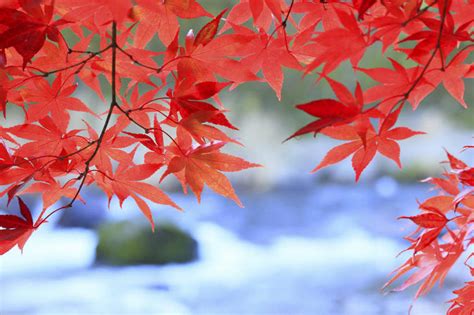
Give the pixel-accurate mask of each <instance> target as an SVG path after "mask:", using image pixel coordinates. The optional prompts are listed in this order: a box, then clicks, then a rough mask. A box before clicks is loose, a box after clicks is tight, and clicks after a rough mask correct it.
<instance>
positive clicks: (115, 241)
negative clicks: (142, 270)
mask: <svg viewBox="0 0 474 315" xmlns="http://www.w3.org/2000/svg"><path fill="white" fill-rule="evenodd" d="M98 235H99V243H98V245H97V249H96V262H97V263H99V264H108V265H143V264H153V265H163V264H168V263H186V262H191V261H194V260H196V259H197V257H198V244H197V242H196V240H194V238H193V237H192V236H191V235H190V234H188V233H187V232H185V231H183V230H181V229H180V228H179V227H177V226H174V225H171V224H165V225H159V226H157V227H156V231H155V232H154V233H153V232H152V231H151V228H150V226H149V225H145V224H139V223H136V222H135V221H124V222H119V223H106V224H104V225H102V226H101V228H100V229H99V233H98Z"/></svg>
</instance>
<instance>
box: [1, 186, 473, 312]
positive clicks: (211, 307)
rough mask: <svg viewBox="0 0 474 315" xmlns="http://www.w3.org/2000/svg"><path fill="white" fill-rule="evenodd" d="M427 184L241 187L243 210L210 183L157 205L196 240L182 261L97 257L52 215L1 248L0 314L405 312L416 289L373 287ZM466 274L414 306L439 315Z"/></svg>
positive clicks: (90, 236)
mask: <svg viewBox="0 0 474 315" xmlns="http://www.w3.org/2000/svg"><path fill="white" fill-rule="evenodd" d="M426 189H427V186H426V185H421V186H418V185H408V186H400V185H399V184H397V183H396V182H395V181H393V180H392V179H391V178H382V179H379V180H378V181H375V182H373V183H368V184H366V185H356V186H354V185H341V184H339V185H338V184H329V185H328V184H324V185H320V186H318V185H315V184H313V185H308V186H304V187H297V188H294V187H293V188H289V187H288V188H287V187H280V188H277V189H275V190H272V191H269V192H265V193H257V192H252V191H242V190H241V191H239V192H238V193H239V196H240V197H241V199H242V202H243V203H244V205H245V208H243V209H241V208H239V207H237V206H235V205H234V204H233V203H231V202H230V201H228V200H225V199H224V198H221V197H219V196H216V195H213V194H210V193H209V194H204V196H203V200H202V204H201V205H198V204H197V203H196V202H195V200H194V197H192V196H183V195H178V194H176V195H174V196H172V197H173V199H174V200H176V201H177V203H178V204H179V205H180V206H182V207H183V208H184V209H185V210H186V211H185V213H179V212H176V211H174V210H170V209H164V208H160V209H156V210H155V211H154V213H155V217H156V220H157V221H158V222H174V223H176V224H178V225H180V226H182V227H183V228H184V229H186V230H188V231H190V232H191V234H192V235H193V236H194V237H195V238H196V240H197V241H198V243H199V259H198V260H197V261H196V262H193V263H188V264H170V265H165V266H130V267H106V266H96V265H94V255H95V246H96V244H97V236H96V234H95V233H94V232H93V231H91V230H86V229H78V228H74V229H71V228H68V229H66V228H62V229H60V228H53V227H51V226H54V224H50V227H49V228H43V229H40V230H39V231H37V232H36V233H35V234H33V236H32V238H31V240H30V242H29V243H28V244H27V245H26V247H25V251H24V253H23V255H21V254H20V253H19V251H18V250H17V249H15V250H14V251H11V252H9V253H8V254H6V255H4V256H2V257H1V258H0V281H1V282H0V314H2V315H3V314H322V315H325V314H331V315H333V314H334V315H338V314H340V315H359V314H361V315H362V314H364V315H371V314H407V313H408V308H409V306H410V304H411V303H412V296H413V294H414V290H407V291H406V292H401V293H395V292H394V293H388V294H387V293H382V292H380V288H381V287H382V286H383V284H384V283H385V282H386V281H387V280H388V279H389V273H390V272H391V271H392V270H393V269H394V268H396V267H397V266H398V265H400V264H401V263H403V262H404V261H405V260H406V259H407V257H408V256H406V255H402V256H401V257H398V258H396V257H395V256H396V255H397V254H398V253H399V252H400V251H401V250H403V249H404V248H405V247H407V246H408V243H406V242H404V241H403V239H402V236H403V235H405V234H408V232H410V231H412V229H413V225H410V224H409V223H408V222H404V220H401V221H399V220H396V218H397V217H398V216H400V215H410V214H414V213H415V211H416V208H417V204H416V199H417V198H418V199H419V200H423V199H424V198H426V197H427V196H429V195H430V194H431V193H430V192H428V191H426ZM86 199H87V198H86ZM92 204H93V205H94V206H96V205H98V204H102V205H103V206H104V207H106V200H102V199H98V200H93V201H92ZM111 209H112V210H111V211H110V212H108V219H110V220H122V219H124V218H134V219H138V218H139V216H140V213H138V211H137V210H136V209H134V208H133V207H132V204H125V206H124V209H119V208H118V206H117V205H116V204H115V203H112V205H111ZM467 279H468V275H467V270H465V268H463V266H462V261H461V262H460V263H459V264H458V265H457V266H456V267H455V268H454V270H453V272H452V273H451V275H450V276H448V278H447V280H446V283H445V284H444V286H443V287H442V288H441V289H439V288H438V287H436V288H435V289H434V290H433V291H432V293H431V294H430V295H428V296H427V297H422V298H421V299H419V300H418V301H416V303H415V304H414V307H413V310H412V314H413V315H422V314H423V315H425V314H426V315H436V314H443V313H445V311H446V309H447V308H448V307H449V304H447V303H445V302H446V301H448V300H449V299H450V298H451V297H452V293H451V291H452V290H453V289H454V288H457V287H461V286H462V285H463V282H464V281H466V280H467Z"/></svg>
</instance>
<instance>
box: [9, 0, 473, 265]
mask: <svg viewBox="0 0 474 315" xmlns="http://www.w3.org/2000/svg"><path fill="white" fill-rule="evenodd" d="M473 17H474V2H473V1H472V0H428V1H421V0H383V1H382V0H353V1H347V0H325V1H322V0H239V1H236V2H235V3H234V5H233V6H232V7H229V8H228V9H226V10H224V11H222V12H220V13H219V14H217V15H216V16H214V15H213V14H211V13H209V12H208V11H207V10H206V8H204V7H203V6H202V5H201V4H200V3H199V1H197V0H185V1H183V0H166V1H156V0H133V1H132V0H96V1H85V0H5V1H2V2H1V5H0V112H1V113H3V116H4V119H5V121H6V122H9V124H8V126H7V124H5V126H2V127H0V139H1V141H0V187H1V192H0V197H3V196H6V197H7V198H8V202H10V201H11V200H12V199H13V198H14V197H15V196H17V195H19V194H26V193H40V194H41V196H42V199H43V211H42V212H41V213H40V214H39V215H38V218H37V220H36V223H35V225H34V226H36V227H38V226H39V225H41V223H43V222H45V221H46V220H47V219H48V218H49V216H51V215H52V214H54V213H56V212H58V211H60V210H64V209H66V208H70V207H72V206H73V204H74V202H75V201H76V200H81V190H82V188H83V187H85V186H88V185H91V184H96V185H97V186H98V187H100V188H101V189H102V190H103V191H104V192H105V193H106V194H107V196H108V197H109V199H111V198H113V197H117V198H118V200H119V201H120V204H122V203H123V202H124V201H125V200H126V199H128V198H131V199H133V200H134V201H135V202H136V204H137V205H138V207H139V208H140V210H141V211H142V212H143V213H144V215H145V216H146V217H147V218H148V220H149V221H150V223H151V224H152V226H153V218H152V212H151V208H150V203H149V202H153V203H157V204H164V205H168V206H171V207H174V208H177V209H180V208H179V206H178V205H176V204H175V203H174V202H173V201H172V200H171V199H170V198H169V197H168V196H167V195H166V194H165V193H164V192H163V191H162V190H160V188H159V185H158V180H155V179H154V176H155V175H156V176H158V175H160V174H161V180H163V179H164V178H166V177H168V176H174V177H175V178H176V179H177V180H178V181H179V182H180V183H181V185H182V188H183V190H184V191H185V192H186V191H187V189H188V187H189V189H191V191H192V192H193V193H194V194H195V195H196V197H197V199H198V200H199V199H200V195H201V192H202V191H203V189H204V186H208V187H209V188H211V189H212V190H213V191H215V192H216V193H218V194H221V195H223V196H225V197H228V198H230V199H232V200H234V201H235V202H236V203H237V204H239V205H241V202H240V200H239V199H238V197H237V195H236V193H235V191H234V189H233V187H232V185H231V183H230V182H229V180H228V179H227V177H226V176H225V175H224V174H223V172H235V171H240V170H243V169H247V168H251V167H257V166H259V165H257V164H253V163H250V162H247V161H245V160H243V159H241V158H238V157H235V156H231V155H228V154H226V153H223V152H222V150H223V148H224V146H226V145H228V144H231V143H234V144H239V142H238V141H237V140H235V139H233V138H232V137H230V136H229V135H228V134H229V131H231V130H236V129H237V128H236V127H235V126H234V125H233V124H232V123H231V122H230V121H229V120H228V118H227V117H226V110H225V109H224V107H223V105H222V104H221V102H220V99H219V94H220V93H221V92H222V91H223V90H224V89H230V90H231V89H234V88H237V87H238V86H239V85H241V84H242V83H245V82H250V81H260V82H265V83H266V84H268V85H269V86H270V87H271V88H272V89H273V90H274V91H275V94H276V95H277V97H278V98H281V97H282V95H281V91H282V87H283V84H284V74H285V72H284V69H285V68H286V69H293V70H295V71H299V72H300V73H301V74H302V75H315V76H316V77H317V78H316V82H320V81H326V82H327V83H328V84H329V86H330V87H331V89H332V91H333V92H334V97H333V98H324V99H318V100H312V101H308V102H307V103H305V104H300V105H297V106H296V108H297V109H298V110H301V111H303V112H305V113H307V114H308V115H310V116H313V117H315V118H316V120H315V121H313V122H310V123H309V124H307V125H306V126H304V127H302V128H300V129H299V130H297V131H296V132H295V133H294V134H292V135H291V136H290V137H289V138H288V139H291V138H294V137H299V136H303V135H306V134H314V135H317V134H323V135H326V136H328V137H331V138H334V139H336V140H341V141H345V142H344V143H343V144H341V145H339V146H336V147H335V148H333V149H332V150H330V151H329V152H328V153H327V155H326V156H325V157H324V159H323V160H322V161H321V162H320V163H319V164H318V165H317V166H316V167H315V169H314V171H317V170H319V169H321V168H323V167H326V166H329V165H332V164H335V163H338V162H340V161H342V160H344V159H345V158H348V157H350V156H352V166H353V169H354V172H355V176H356V180H358V179H359V178H360V176H361V174H362V172H363V171H364V169H365V168H366V167H367V166H368V165H369V164H370V162H371V161H372V160H373V158H374V157H375V156H376V154H377V153H380V154H382V155H383V156H385V157H387V158H389V159H391V160H393V161H394V162H395V163H396V164H397V165H398V166H400V167H401V162H400V146H399V144H398V141H401V140H405V139H408V138H410V137H412V136H415V135H418V134H421V133H422V132H421V131H413V130H411V129H409V128H408V127H403V126H398V125H397V122H398V119H399V116H400V113H401V111H402V110H403V109H404V108H405V107H407V105H411V107H412V108H413V109H416V108H417V107H419V105H420V104H421V102H422V101H423V100H424V99H425V98H426V96H428V95H429V94H430V93H432V92H433V91H434V90H435V89H436V88H437V87H438V86H441V85H442V86H443V87H444V88H445V90H446V91H447V92H448V93H449V94H450V95H451V96H452V97H453V98H454V99H456V100H457V101H458V102H459V103H460V104H461V105H462V106H463V107H467V106H468V105H467V104H466V102H465V100H464V91H465V85H464V79H466V78H473V77H474V66H473V64H472V58H470V57H471V56H472V52H473V50H474V44H473V43H472V42H473V31H472V29H473V23H474V18H473ZM189 19H201V20H205V21H206V22H205V24H204V26H203V27H202V28H200V29H199V30H197V31H196V33H194V32H193V30H189V29H183V28H182V26H181V25H182V23H181V20H189ZM155 35H156V36H155ZM155 38H157V40H159V43H158V45H157V43H156V40H155ZM151 46H153V47H162V48H161V49H158V51H157V50H156V49H150V47H151ZM369 48H370V49H369ZM374 50H377V51H380V53H381V56H382V59H383V60H384V62H385V63H384V64H386V65H387V66H378V65H376V64H374V65H373V66H372V67H371V68H364V67H361V66H360V65H359V64H360V62H361V60H362V59H363V58H364V57H366V58H368V57H367V56H368V55H369V54H368V52H369V51H374ZM343 63H345V64H349V65H350V66H351V68H352V69H353V73H354V82H353V88H351V87H347V86H346V85H344V84H342V83H341V82H339V81H337V80H335V79H334V77H335V76H334V71H335V70H336V69H338V68H339V67H340V65H341V64H343ZM362 79H364V80H362ZM366 79H370V80H371V81H370V82H371V83H370V85H368V86H366V85H367V84H361V83H359V82H364V81H366ZM79 82H82V84H83V85H85V86H87V87H88V88H89V89H90V90H91V91H93V92H94V93H95V94H97V95H98V96H99V97H100V98H101V99H102V100H103V101H104V103H108V104H109V106H108V107H107V106H106V108H100V109H97V108H95V107H93V106H91V104H86V103H84V101H82V100H81V99H79V98H78V97H77V94H76V90H77V87H78V83H79ZM352 90H353V92H351V91H352ZM13 109H15V111H18V110H19V111H22V112H23V113H24V119H23V121H22V122H21V123H20V124H14V123H10V122H11V121H12V120H11V118H10V114H9V112H10V111H12V110H13ZM77 113H81V115H83V117H86V118H84V120H83V123H82V125H81V124H80V123H79V122H78V121H77V119H74V118H72V116H73V115H77ZM97 124H99V125H100V124H102V127H101V128H99V130H96V129H94V128H93V127H92V126H96V125H97ZM77 125H81V126H82V127H76V126H77ZM136 161H142V162H141V163H137V162H136ZM456 176H458V175H456ZM153 181H154V182H153ZM463 183H464V184H465V182H463ZM62 197H66V198H68V199H69V202H67V203H66V205H64V206H62V207H60V208H56V209H54V205H55V204H56V203H57V202H58V201H59V200H60V199H61V198H62ZM459 198H460V197H459ZM468 199H469V198H467V197H466V198H461V201H459V203H458V206H459V207H458V208H459V209H463V208H462V207H461V205H463V204H464V206H466V205H465V203H466V200H468ZM430 209H431V210H430ZM430 209H427V208H425V210H426V211H427V213H424V214H423V217H419V218H416V219H413V220H414V221H415V223H416V222H424V221H425V220H426V218H429V220H431V221H430V222H432V223H430V224H434V225H435V226H433V227H431V228H429V227H426V228H428V230H429V232H426V233H423V235H424V236H423V237H422V239H421V240H418V241H417V242H419V243H420V244H422V245H423V246H421V245H419V244H418V245H414V246H415V247H414V248H413V249H416V251H417V252H416V255H422V253H424V251H428V250H429V249H430V248H432V245H431V244H432V242H428V241H431V240H433V239H436V238H437V237H438V235H439V233H440V231H444V229H445V227H446V226H447V224H446V222H448V221H449V219H447V217H445V215H446V213H445V212H443V211H441V210H440V211H438V210H439V209H437V208H436V207H432V208H430ZM434 209H437V210H434ZM459 211H460V210H459ZM23 216H25V215H23ZM25 218H26V217H25ZM19 220H23V219H22V218H21V217H19ZM456 220H457V219H456ZM456 220H453V222H454V223H455V222H457V221H456ZM27 221H28V220H27ZM27 221H25V222H27ZM445 221H446V222H445ZM434 222H436V223H434ZM30 223H31V222H30V221H28V226H30V225H31V224H30ZM25 224H26V223H25ZM436 224H437V225H436ZM2 227H4V228H5V229H10V228H8V227H5V226H3V225H2ZM449 235H451V233H450V234H449ZM453 235H454V234H453ZM2 242H3V241H2ZM17 243H18V244H19V245H21V247H22V246H23V245H24V243H23V241H22V242H17ZM428 243H429V244H428ZM2 244H3V243H2ZM425 244H428V245H426V246H424V245H425ZM457 244H458V245H459V243H457ZM433 246H434V245H433ZM6 248H8V246H7V247H6ZM440 248H441V249H440ZM442 248H443V246H442V245H439V246H438V247H437V248H436V249H433V250H436V252H437V253H438V252H439V251H442V250H443V249H442ZM446 250H448V249H446ZM448 251H449V250H448ZM416 255H415V256H416ZM430 272H431V271H429V272H428V273H430Z"/></svg>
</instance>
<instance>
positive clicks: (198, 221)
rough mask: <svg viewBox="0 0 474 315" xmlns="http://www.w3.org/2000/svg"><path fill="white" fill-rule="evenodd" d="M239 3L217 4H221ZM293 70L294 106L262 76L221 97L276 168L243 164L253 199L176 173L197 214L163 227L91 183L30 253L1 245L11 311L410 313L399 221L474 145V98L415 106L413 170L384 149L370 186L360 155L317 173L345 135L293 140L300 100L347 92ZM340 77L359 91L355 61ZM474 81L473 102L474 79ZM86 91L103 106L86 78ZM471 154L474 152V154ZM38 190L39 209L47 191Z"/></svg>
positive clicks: (163, 217)
mask: <svg viewBox="0 0 474 315" xmlns="http://www.w3.org/2000/svg"><path fill="white" fill-rule="evenodd" d="M204 2H206V1H204ZM228 2H229V1H227V2H226V1H222V2H218V1H207V3H208V4H209V5H205V7H206V8H209V10H210V11H211V12H212V13H216V12H219V11H220V9H221V8H222V7H225V5H226V4H227V3H228ZM205 22H206V21H205V20H202V21H200V20H198V21H194V22H193V23H188V22H186V23H184V26H183V28H191V27H192V28H194V29H199V27H200V26H201V25H203V23H205ZM184 33H186V32H184ZM153 45H155V44H153V43H152V45H151V46H153ZM156 45H158V44H156ZM156 49H159V47H158V46H157V47H156ZM390 53H391V52H388V54H389V55H390ZM377 65H385V66H389V65H388V64H387V63H386V62H385V61H384V58H382V56H381V55H380V47H374V49H373V50H372V51H371V53H370V54H369V55H368V56H367V57H366V58H365V59H364V60H363V61H362V63H361V67H374V66H377ZM286 75H287V76H286V79H285V84H284V90H283V93H282V101H281V102H278V100H277V99H276V97H275V95H274V93H273V91H272V90H271V89H270V88H269V87H268V86H267V85H265V84H262V83H255V82H254V83H249V84H244V85H242V86H239V87H238V88H236V89H234V90H233V91H230V92H224V93H223V95H222V102H223V104H224V106H225V107H226V108H228V109H229V110H230V111H231V112H230V114H229V117H230V120H231V122H232V123H233V124H234V125H236V126H238V127H239V128H240V131H238V132H236V133H235V134H234V135H235V137H236V138H237V139H238V140H239V141H241V142H242V143H243V144H244V145H245V148H242V147H239V146H234V147H232V148H229V151H228V152H230V153H233V154H236V155H239V156H242V157H245V158H246V159H247V160H249V161H252V162H255V163H260V164H262V165H264V167H263V168H258V169H251V170H248V171H244V172H239V173H236V174H229V177H230V178H231V180H232V182H233V184H234V185H235V187H236V191H237V193H238V195H239V197H240V198H241V200H242V202H243V204H244V205H245V208H239V207H238V206H236V205H235V204H234V203H233V202H232V201H229V200H226V199H224V198H223V197H221V196H218V195H215V194H213V193H210V192H209V190H205V193H204V195H203V199H202V203H201V204H198V203H197V202H196V200H195V198H194V196H192V195H183V194H182V193H181V192H180V190H179V186H178V184H177V182H176V181H175V180H174V179H173V178H171V177H169V178H168V179H167V180H166V181H165V182H164V186H163V189H164V190H165V191H166V192H167V193H169V194H170V195H171V197H172V198H173V200H175V201H176V203H177V204H178V205H180V206H181V207H182V208H183V209H184V210H185V211H184V212H183V213H179V212H177V211H175V210H173V209H170V208H166V207H161V206H155V207H154V208H153V213H154V216H155V219H156V223H157V225H158V226H157V230H156V232H155V233H154V234H153V233H151V231H150V227H149V225H148V224H147V222H145V220H144V218H143V217H142V214H141V213H140V211H139V210H138V209H136V208H135V206H134V203H133V202H130V203H128V202H125V204H124V207H123V208H122V209H121V208H120V207H119V205H118V203H117V202H116V200H113V201H112V203H111V204H110V209H109V207H108V204H107V199H106V197H105V195H104V194H103V193H101V192H99V191H98V190H96V189H94V187H91V188H89V189H87V190H84V193H83V196H84V199H86V200H87V204H86V205H81V204H80V203H77V204H76V205H75V207H74V208H73V209H71V210H68V211H65V212H64V214H63V215H61V216H60V215H57V216H54V217H53V218H52V220H51V222H50V224H47V225H44V226H43V227H42V228H41V229H39V230H38V231H37V232H35V233H34V234H33V236H32V237H31V239H30V241H29V242H28V243H27V245H26V247H25V250H24V253H23V254H21V253H20V252H19V250H17V249H15V250H12V251H11V252H9V253H8V254H6V255H4V256H1V257H0V314H336V315H337V314H341V315H345V314H347V315H358V314H364V315H367V314H407V312H408V309H409V307H410V305H411V304H412V302H413V300H412V297H413V295H414V292H415V291H414V290H413V289H409V290H406V291H404V292H393V293H387V292H385V293H382V292H381V291H380V289H381V287H382V286H383V284H384V283H385V282H386V281H387V280H388V279H389V273H390V272H391V271H392V270H393V269H395V268H396V267H398V266H399V265H401V264H402V263H403V262H404V261H405V260H406V259H407V257H409V256H408V255H406V254H402V255H401V256H400V257H398V258H396V255H397V254H398V253H399V252H400V251H402V250H403V249H405V248H406V247H407V246H408V242H406V241H404V240H403V239H402V237H403V236H404V235H406V234H408V233H409V232H411V231H412V230H413V229H414V226H413V225H412V224H409V223H407V222H405V221H403V220H402V221H398V220H397V219H396V218H397V217H399V216H401V215H413V214H415V213H416V212H417V211H416V210H417V200H420V201H421V200H423V199H425V198H427V197H429V196H432V195H434V194H435V192H432V191H429V189H430V186H429V185H427V184H421V183H420V182H419V181H420V180H421V179H423V178H425V177H428V176H436V175H439V174H440V173H441V172H442V171H443V165H442V164H440V162H441V161H443V160H445V153H444V150H443V149H446V150H448V151H450V152H451V153H453V154H459V152H460V151H461V149H462V146H464V145H468V144H471V145H472V144H473V138H472V137H473V135H474V132H473V131H474V114H473V112H472V109H469V110H465V109H463V108H462V107H461V106H460V105H459V104H457V103H456V101H455V100H453V99H452V98H451V97H450V96H449V95H448V94H447V93H446V92H445V90H444V89H443V88H442V87H441V88H439V89H438V90H436V91H435V93H433V94H432V95H430V96H429V97H428V98H427V99H426V100H425V101H424V103H422V105H421V106H420V108H419V109H418V110H417V111H416V112H412V111H411V110H410V109H409V108H407V109H406V111H404V112H403V113H402V119H401V121H400V122H401V125H404V126H408V127H410V128H412V129H414V130H422V131H425V132H427V134H426V135H422V136H417V137H414V138H411V139H409V140H406V141H403V142H402V143H401V148H402V153H401V159H402V163H403V166H404V167H403V169H402V170H400V169H398V168H397V167H396V165H395V164H394V163H393V162H392V161H388V160H387V159H385V158H383V157H381V156H377V157H376V158H375V160H374V162H372V163H371V165H370V166H369V167H368V169H367V170H366V171H365V172H364V174H363V175H362V179H361V180H360V182H359V183H357V184H355V183H354V174H353V171H352V167H351V163H350V160H346V161H344V162H342V163H340V164H338V165H336V166H333V167H330V168H328V169H324V170H321V171H320V172H318V173H316V174H309V172H310V170H311V169H313V168H314V167H315V166H316V165H317V164H318V163H319V161H320V160H321V159H322V157H323V156H324V155H325V153H326V152H327V151H328V150H329V149H330V148H331V147H333V146H335V145H337V144H338V143H337V142H336V141H333V140H331V139H328V138H325V137H323V136H318V137H317V139H314V138H312V137H311V136H307V137H301V138H298V139H295V140H291V141H289V142H285V143H282V141H283V140H284V139H286V138H287V137H288V135H290V134H291V133H293V132H294V131H295V130H297V129H298V128H300V127H301V126H303V125H304V124H306V123H308V122H309V121H311V118H310V117H309V116H307V115H305V114H304V113H302V112H299V111H297V110H295V109H294V105H295V104H299V103H304V102H308V101H310V100H313V99H317V98H323V97H332V96H333V95H332V92H331V91H330V89H329V88H328V85H327V84H326V83H325V82H321V83H320V84H316V83H315V77H314V76H308V77H306V78H301V77H300V74H298V73H295V72H291V71H288V72H287V73H286ZM333 78H334V79H337V80H341V81H342V82H345V83H346V84H347V85H348V86H349V87H350V88H351V89H352V88H353V87H354V74H353V73H352V71H351V69H350V67H349V65H347V64H344V65H343V66H342V67H341V68H340V69H338V70H337V71H336V72H335V73H334V75H333ZM358 79H359V80H360V81H361V83H362V84H363V85H364V86H367V85H370V84H373V82H370V80H369V78H368V77H366V76H364V75H362V74H359V75H358ZM465 83H466V87H467V88H466V102H467V103H468V104H470V105H471V106H472V105H473V104H474V89H473V88H472V87H473V84H472V83H473V81H472V80H466V81H465ZM78 95H79V96H80V97H82V98H83V99H84V100H85V102H88V103H89V104H91V103H94V102H96V103H97V104H98V107H97V108H98V112H100V106H101V105H100V103H99V102H98V101H97V99H96V98H94V96H93V95H91V94H90V91H89V90H88V89H87V88H86V87H84V86H81V87H80V89H78ZM104 108H105V107H104ZM18 119H20V118H18ZM78 120H79V119H78ZM459 157H460V158H461V159H464V160H465V161H466V162H468V163H470V164H471V165H472V164H473V163H474V156H473V154H472V152H471V153H469V152H465V153H463V154H459ZM152 183H155V184H156V183H157V181H156V180H154V181H152ZM25 198H26V200H27V202H28V204H30V205H31V206H32V207H33V208H36V211H38V210H40V208H41V206H42V205H41V203H40V202H39V201H38V196H28V197H25ZM0 209H5V203H4V200H3V201H2V203H1V206H0ZM468 279H469V277H468V272H467V270H466V268H465V267H464V266H463V265H462V260H460V262H459V264H457V265H456V266H455V268H454V269H453V271H452V272H451V273H450V274H449V275H448V278H447V279H446V282H445V284H444V286H443V287H442V288H438V287H436V288H435V289H434V290H433V291H432V292H431V294H430V295H429V296H427V297H423V298H421V299H420V300H418V301H416V303H415V305H414V307H413V309H412V314H414V315H416V314H418V315H422V314H433V315H434V314H444V313H445V311H446V309H447V308H448V307H449V304H447V303H445V302H446V301H448V300H449V299H450V298H451V297H452V293H451V291H452V290H453V289H455V288H459V287H461V286H462V285H463V282H464V281H467V280H468Z"/></svg>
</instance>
